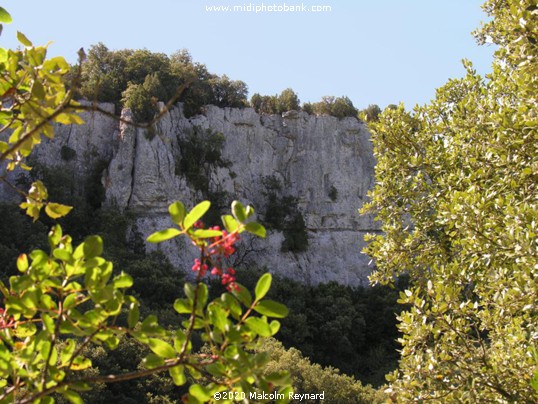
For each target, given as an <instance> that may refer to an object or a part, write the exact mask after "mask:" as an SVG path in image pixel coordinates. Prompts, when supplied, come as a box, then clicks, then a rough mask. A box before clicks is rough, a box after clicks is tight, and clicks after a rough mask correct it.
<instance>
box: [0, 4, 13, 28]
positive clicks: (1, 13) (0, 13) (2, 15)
mask: <svg viewBox="0 0 538 404" xmlns="http://www.w3.org/2000/svg"><path fill="white" fill-rule="evenodd" d="M12 21H13V19H12V18H11V15H10V14H9V13H8V12H7V11H6V9H5V8H3V7H0V22H1V23H3V24H10V23H11V22H12Z"/></svg>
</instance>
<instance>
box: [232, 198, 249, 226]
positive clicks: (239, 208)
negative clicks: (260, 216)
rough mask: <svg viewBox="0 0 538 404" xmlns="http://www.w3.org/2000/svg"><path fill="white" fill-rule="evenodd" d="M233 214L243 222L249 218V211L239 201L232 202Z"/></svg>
mask: <svg viewBox="0 0 538 404" xmlns="http://www.w3.org/2000/svg"><path fill="white" fill-rule="evenodd" d="M232 214H233V215H234V217H235V218H236V219H237V220H238V221H239V222H241V223H243V222H244V221H245V220H247V212H246V211H245V207H244V206H243V204H242V203H241V202H239V201H233V202H232Z"/></svg>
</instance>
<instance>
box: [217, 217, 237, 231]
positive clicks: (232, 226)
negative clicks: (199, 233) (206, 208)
mask: <svg viewBox="0 0 538 404" xmlns="http://www.w3.org/2000/svg"><path fill="white" fill-rule="evenodd" d="M221 219H222V223H223V224H224V227H225V228H226V230H227V231H228V233H233V232H234V231H235V230H237V228H238V227H239V225H238V223H237V220H235V219H234V217H233V216H232V215H224V216H222V217H221Z"/></svg>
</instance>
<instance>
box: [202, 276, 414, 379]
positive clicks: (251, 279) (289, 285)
mask: <svg viewBox="0 0 538 404" xmlns="http://www.w3.org/2000/svg"><path fill="white" fill-rule="evenodd" d="M260 273H261V272H260V271H254V270H252V269H250V268H249V269H245V270H242V271H239V272H238V280H239V282H240V283H242V284H243V285H245V286H246V287H247V288H248V287H253V286H254V285H255V282H256V279H257V277H258V276H259V274H260ZM405 287H406V280H405V279H402V280H401V281H399V282H398V285H397V288H396V289H391V288H389V287H383V286H375V287H364V288H363V287H358V288H351V287H347V286H343V285H339V284H336V283H329V284H320V285H318V286H306V285H303V284H299V283H297V282H294V281H291V280H289V279H282V278H279V277H277V276H273V283H272V286H271V291H270V292H269V295H268V296H269V297H270V298H271V299H274V300H277V301H280V302H282V303H284V304H285V305H286V306H287V307H288V309H289V315H288V317H286V318H285V319H283V320H282V327H281V329H280V332H279V333H278V336H277V338H278V339H279V340H280V341H281V342H282V343H283V344H284V346H285V347H287V348H290V347H294V348H296V349H298V350H300V351H301V352H302V354H303V355H304V356H305V357H308V358H310V360H311V361H312V362H315V363H319V364H320V365H322V366H332V367H335V368H338V369H340V370H341V371H342V372H344V373H345V374H348V375H353V376H355V377H356V378H357V379H358V380H360V381H361V382H362V383H364V384H372V385H374V386H376V387H378V386H380V385H382V384H384V383H385V377H384V376H385V374H387V373H389V372H391V371H393V370H394V369H396V367H397V365H398V359H399V354H398V352H397V350H398V349H399V348H400V345H399V344H398V342H397V341H396V340H397V338H399V337H400V334H399V333H398V330H397V327H396V324H397V320H396V315H397V314H398V313H400V312H401V311H402V310H403V308H404V307H403V306H401V305H399V304H398V303H397V302H396V301H397V299H398V294H399V291H400V290H403V289H404V288H405ZM220 288H221V287H220V286H219V285H215V286H214V289H215V290H212V293H215V296H217V293H218V292H219V291H220Z"/></svg>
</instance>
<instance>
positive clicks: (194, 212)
mask: <svg viewBox="0 0 538 404" xmlns="http://www.w3.org/2000/svg"><path fill="white" fill-rule="evenodd" d="M210 206H211V202H209V201H203V202H200V203H199V204H198V205H196V206H195V207H194V208H192V209H191V211H190V212H189V213H188V214H187V216H186V217H185V220H184V221H183V226H184V228H185V229H186V230H188V229H190V228H191V227H192V226H193V225H194V223H196V222H197V221H198V220H200V219H201V218H202V216H203V215H205V213H206V212H207V211H208V209H209V207H210Z"/></svg>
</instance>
